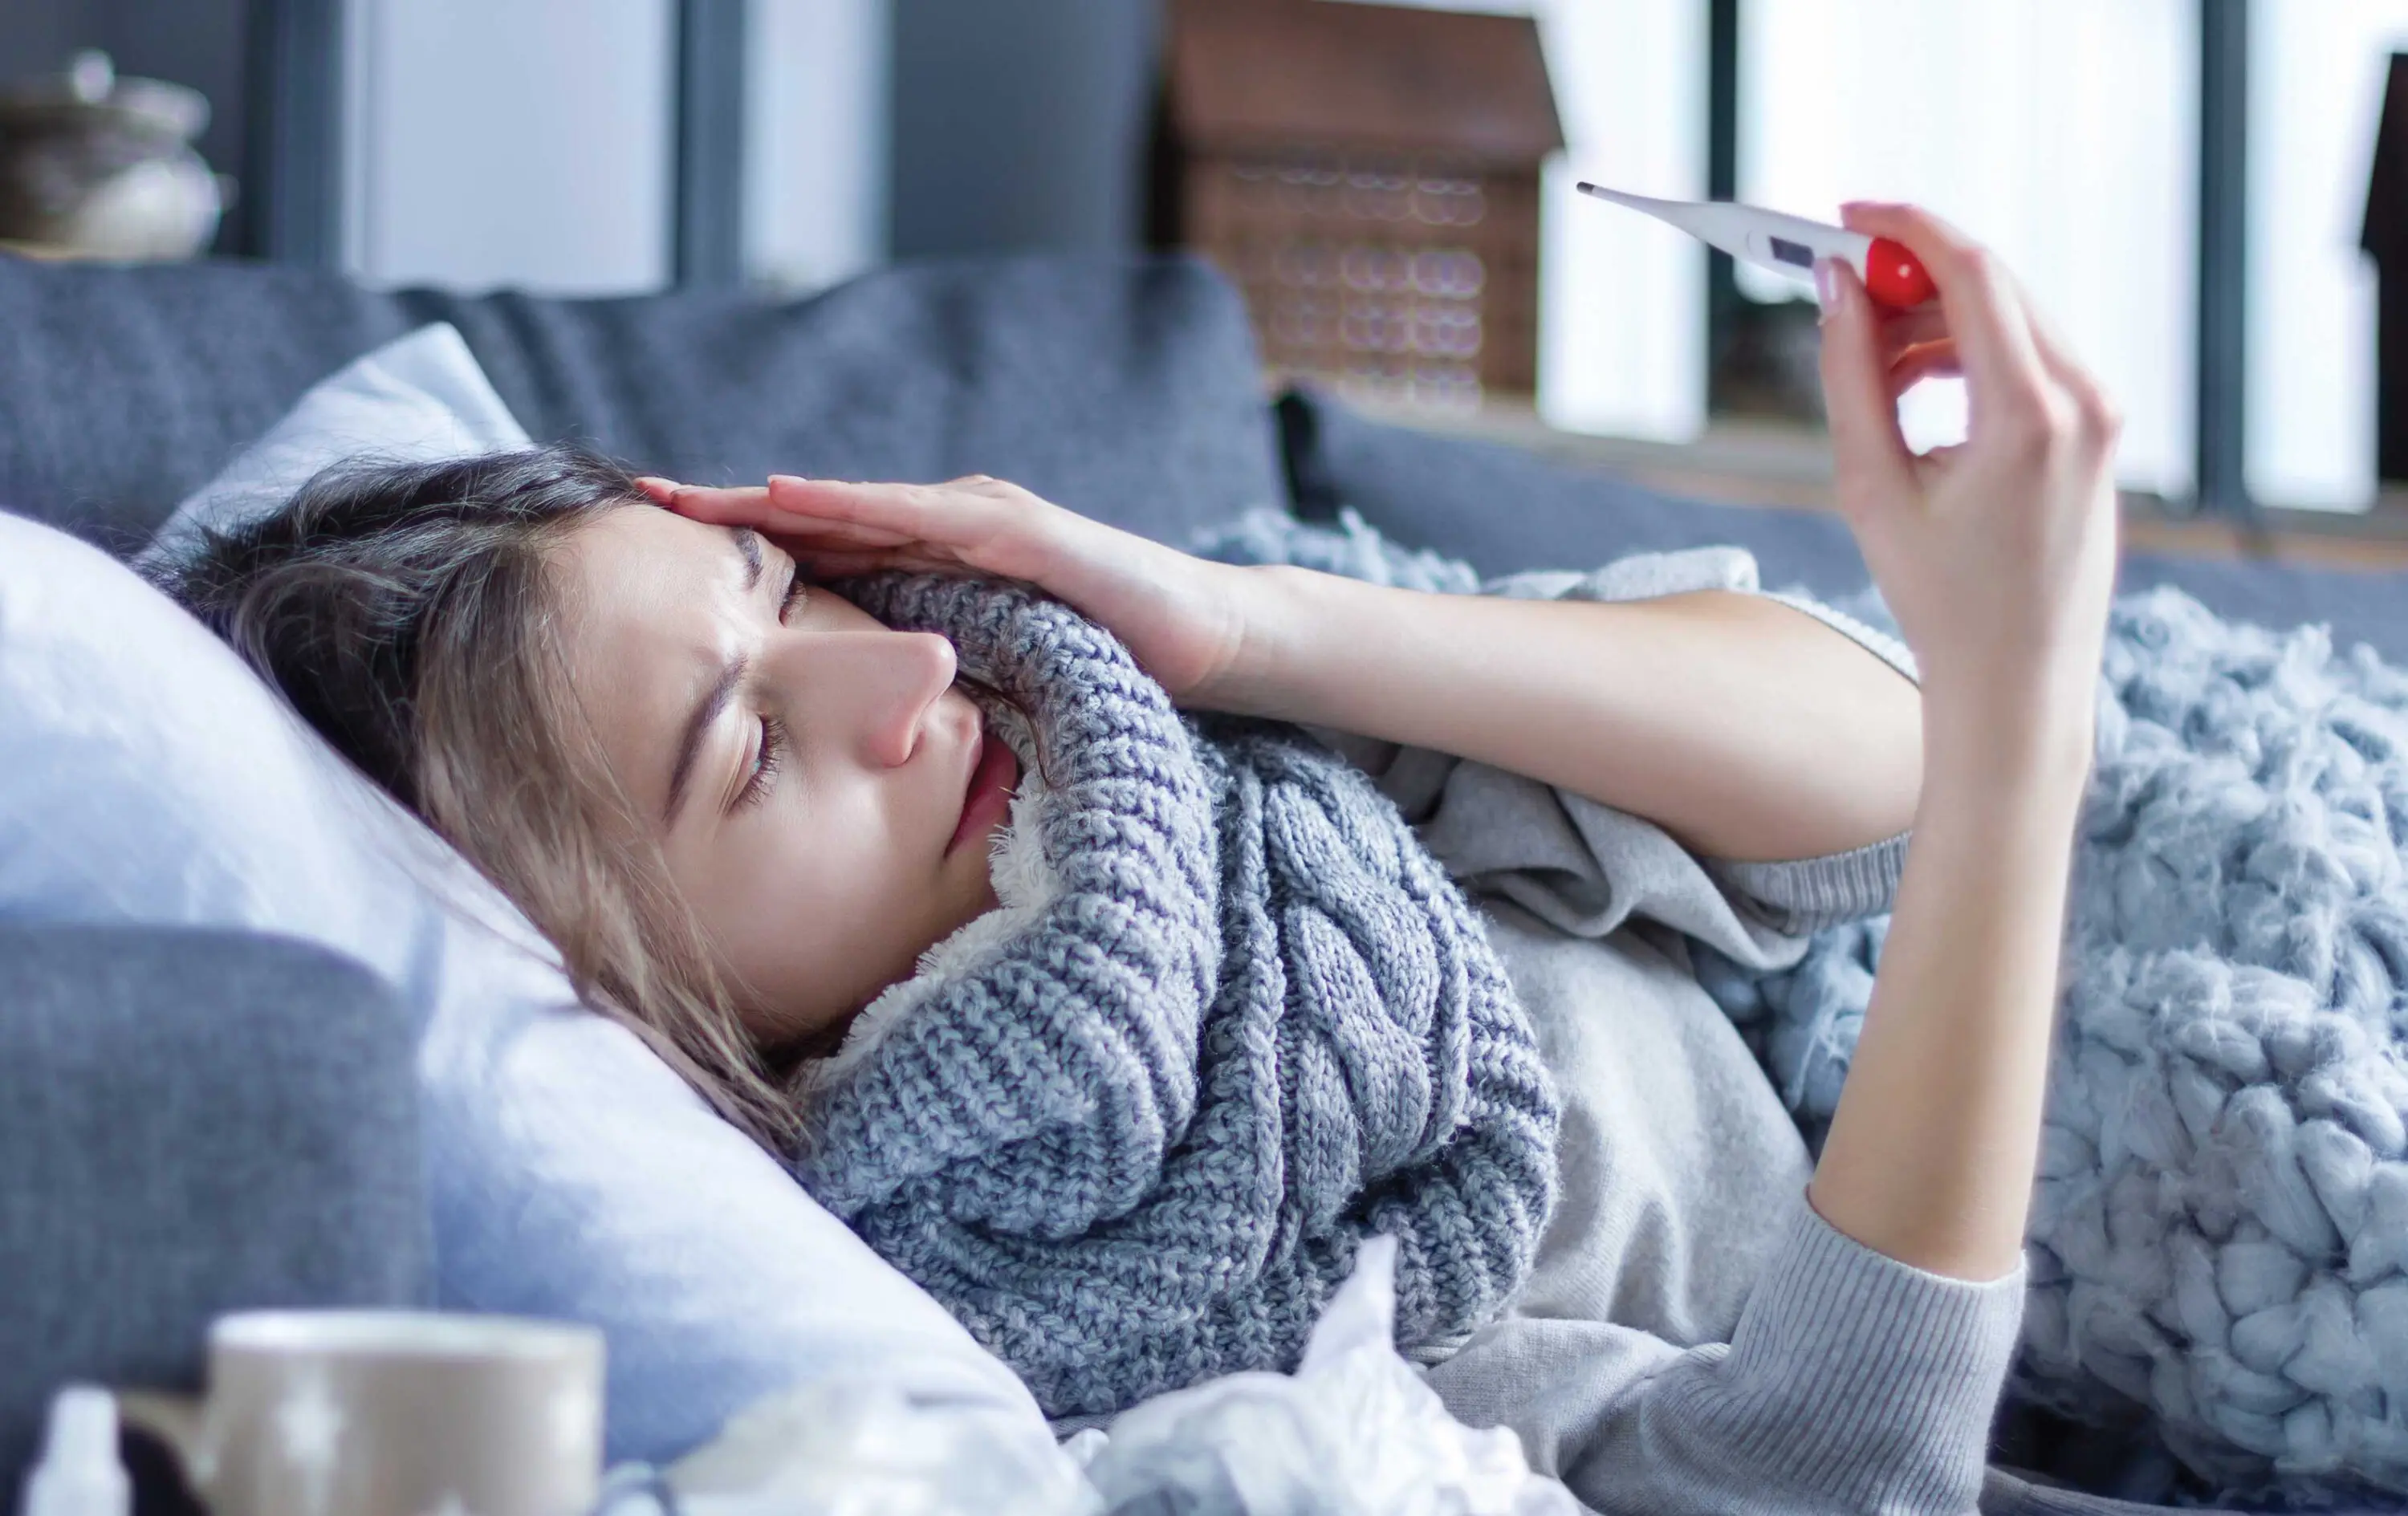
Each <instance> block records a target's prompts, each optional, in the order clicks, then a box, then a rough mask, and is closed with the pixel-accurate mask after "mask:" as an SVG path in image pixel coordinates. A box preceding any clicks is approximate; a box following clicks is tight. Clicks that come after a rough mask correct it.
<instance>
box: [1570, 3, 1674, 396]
mask: <svg viewBox="0 0 2408 1516" xmlns="http://www.w3.org/2000/svg"><path fill="white" fill-rule="evenodd" d="M1532 8H1533V9H1535V10H1536V11H1537V12H1538V15H1539V24H1540V28H1541V36H1542V38H1543V39H1544V42H1545V46H1546V50H1547V67H1548V72H1549V75H1550V77H1551V79H1553V82H1554V85H1555V106H1556V109H1557V110H1558V111H1559V112H1560V113H1561V115H1562V117H1563V123H1564V139H1565V142H1566V143H1567V150H1566V151H1565V152H1564V153H1563V154H1562V155H1561V156H1560V157H1558V158H1556V159H1555V160H1554V161H1552V162H1551V163H1549V164H1547V168H1546V172H1545V176H1544V179H1543V181H1542V183H1541V193H1540V234H1539V311H1540V316H1539V397H1538V403H1539V412H1540V414H1541V416H1542V417H1543V418H1544V419H1545V420H1546V421H1547V422H1549V423H1550V424H1552V425H1555V426H1558V427H1561V428H1563V429H1565V430H1567V431H1573V432H1593V433H1600V434H1610V435H1613V436H1633V437H1644V438H1649V439H1653V440H1658V441H1668V442H1685V441H1688V440H1690V439H1691V438H1694V437H1695V436H1697V435H1698V434H1699V432H1700V431H1702V430H1703V429H1704V427H1705V422H1706V350H1705V348H1706V343H1705V331H1706V271H1705V258H1704V256H1703V254H1701V253H1700V252H1699V249H1698V244H1697V243H1696V242H1695V241H1693V240H1691V239H1690V238H1689V237H1687V236H1684V235H1683V234H1681V233H1679V232H1676V231H1673V230H1672V229H1671V228H1670V227H1668V226H1664V225H1662V224H1660V223H1658V222H1655V221H1653V220H1651V219H1649V218H1647V217H1645V216H1634V215H1631V214H1629V213H1628V212H1627V211H1617V210H1614V209H1613V208H1612V207H1608V206H1605V205H1604V204H1602V203H1601V202H1598V201H1595V200H1591V199H1589V198H1588V197H1586V196H1585V195H1583V194H1580V193H1577V192H1576V191H1574V190H1573V188H1572V186H1573V184H1574V183H1575V182H1577V181H1578V180H1580V179H1595V180H1597V181H1598V182H1599V183H1603V184H1611V185H1613V186H1614V187H1615V188H1617V189H1627V190H1632V191H1635V192H1637V193H1641V194H1655V195H1666V196H1670V197H1673V198H1678V199H1695V198H1697V197H1699V196H1700V195H1703V194H1704V193H1705V189H1706V62H1707V60H1706V40H1707V39H1706V20H1707V16H1706V7H1705V6H1704V5H1702V4H1692V5H1666V4H1663V3H1662V0H1554V3H1552V4H1542V5H1539V6H1535V7H1532Z"/></svg>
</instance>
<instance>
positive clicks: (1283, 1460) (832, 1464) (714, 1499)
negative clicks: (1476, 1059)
mask: <svg viewBox="0 0 2408 1516" xmlns="http://www.w3.org/2000/svg"><path fill="white" fill-rule="evenodd" d="M1396 1254H1397V1245H1396V1240H1395V1239H1394V1238H1393V1237H1373V1238H1371V1239H1370V1240H1369V1241H1367V1242H1365V1243H1364V1245H1363V1248H1362V1251H1361V1254H1360V1256H1359V1257H1358V1258H1357V1259H1356V1261H1355V1272H1354V1275H1353V1277H1352V1278H1350V1279H1349V1280H1347V1281H1346V1283H1345V1284H1344V1285H1343V1286H1342V1287H1341V1288H1340V1290H1339V1292H1338V1294H1336V1295H1335V1296H1334V1297H1332V1298H1331V1300H1330V1303H1329V1307H1328V1309H1326V1311H1324V1312H1323V1313H1322V1318H1321V1320H1320V1322H1319V1323H1317V1324H1315V1326H1314V1327H1313V1330H1312V1337H1311V1339H1310V1340H1309V1341H1308V1343H1307V1344H1306V1347H1305V1351H1304V1360H1303V1362H1302V1363H1301V1364H1300V1365H1299V1366H1297V1371H1296V1372H1295V1373H1294V1374H1293V1375H1289V1374H1273V1373H1248V1374H1230V1375H1226V1376H1224V1377H1223V1378H1220V1379H1217V1380H1206V1381H1205V1382H1204V1383H1201V1384H1197V1385H1195V1386H1192V1387H1190V1388H1188V1389H1185V1390H1179V1391H1175V1392H1173V1393H1171V1394H1162V1395H1156V1396H1155V1397H1154V1398H1153V1399H1152V1400H1149V1401H1146V1402H1145V1403H1144V1404H1142V1405H1140V1406H1136V1407H1133V1408H1131V1409H1129V1410H1127V1411H1125V1412H1123V1413H1122V1414H1121V1415H1120V1416H1119V1417H1118V1418H1117V1419H1115V1420H1114V1421H1113V1422H1112V1423H1111V1428H1110V1430H1109V1431H1104V1432H1097V1431H1089V1432H1082V1433H1081V1434H1080V1435H1079V1436H1078V1437H1074V1438H1072V1439H1071V1440H1070V1442H1069V1443H1068V1444H1067V1445H1064V1446H1056V1445H1055V1443H1054V1440H1053V1438H1052V1437H1050V1436H1048V1435H1047V1434H1046V1433H1045V1431H1044V1429H1043V1428H1042V1426H1040V1425H1039V1424H1037V1423H1033V1422H1031V1421H1029V1420H1027V1419H1025V1418H1023V1417H1019V1416H1014V1415H1011V1414H1009V1413H1006V1412H1004V1411H1002V1410H1000V1409H995V1408H992V1407H986V1406H944V1405H930V1404H915V1403H913V1402H912V1401H910V1400H909V1399H907V1398H906V1397H905V1396H904V1395H903V1394H902V1393H901V1392H899V1391H898V1390H896V1388H894V1387H893V1386H891V1385H882V1384H874V1383H867V1384H866V1383H862V1382H859V1381H831V1382H823V1383H819V1384H813V1385H808V1386H805V1387H804V1388H802V1389H798V1390H796V1391H794V1392H792V1393H790V1394H780V1395H774V1396H771V1397H770V1398H768V1399H767V1400H765V1401H762V1402H761V1403H759V1404H758V1405H755V1406H753V1407H752V1408H750V1409H747V1410H746V1411H744V1412H743V1413H742V1414H740V1415H738V1416H737V1417H736V1418H734V1419H733V1420H731V1421H730V1422H729V1423H727V1427H726V1429H725V1430H724V1432H722V1433H721V1434H720V1436H719V1437H718V1438H717V1439H715V1440H714V1441H712V1442H710V1444H709V1445H707V1446H705V1447H703V1448H701V1449H699V1450H697V1451H696V1452H693V1453H691V1454H689V1455H688V1456H687V1457H685V1458H684V1459H682V1460H681V1461H680V1462H679V1463H677V1464H676V1465H675V1466H672V1467H670V1468H669V1469H668V1470H667V1475H666V1478H665V1479H655V1478H649V1477H643V1475H644V1472H645V1471H641V1470H634V1469H630V1470H621V1471H618V1472H617V1473H614V1476H613V1478H612V1480H611V1484H610V1489H611V1492H612V1493H610V1494H607V1495H605V1496H604V1499H603V1501H602V1504H601V1507H600V1511H601V1516H666V1513H667V1512H670V1511H674V1512H675V1513H677V1516H872V1513H875V1516H1307V1513H1310V1516H1576V1513H1577V1512H1578V1511H1579V1509H1580V1508H1579V1506H1578V1505H1577V1504H1575V1503H1574V1502H1573V1500H1572V1497H1571V1496H1570V1494H1568V1493H1567V1492H1566V1491H1565V1489H1564V1488H1563V1486H1562V1485H1560V1484H1557V1483H1556V1482H1555V1480H1550V1479H1546V1478H1544V1477H1542V1476H1541V1475H1538V1474H1534V1473H1532V1472H1531V1471H1530V1468H1529V1466H1528V1464H1527V1462H1525V1460H1524V1459H1523V1456H1522V1446H1521V1443H1520V1441H1519V1440H1518V1439H1517V1438H1515V1437H1514V1436H1513V1434H1512V1432H1510V1431H1507V1430H1505V1429H1504V1428H1501V1427H1498V1428H1492V1429H1490V1430H1487V1431H1474V1430H1473V1429H1472V1428H1470V1427H1468V1426H1465V1425H1463V1424H1462V1423H1459V1422H1457V1421H1455V1419H1454V1418H1453V1417H1451V1416H1449V1415H1448V1414H1447V1412H1446V1407H1445V1406H1444V1404H1443V1403H1442V1402H1441V1401H1440V1399H1439V1397H1438V1393H1437V1392H1436V1391H1434V1390H1432V1389H1431V1388H1430V1387H1429V1386H1428V1385H1427V1384H1426V1383H1425V1382H1423V1380H1422V1378H1421V1376H1420V1374H1419V1373H1417V1372H1416V1371H1415V1370H1414V1369H1413V1367H1412V1366H1411V1365H1409V1364H1407V1363H1406V1362H1405V1361H1404V1359H1402V1358H1401V1357H1399V1356H1398V1354H1397V1351H1396V1348H1395V1346H1394V1336H1393V1334H1394V1330H1395V1322H1396V1309H1397V1299H1396ZM1082 1465H1083V1468H1082ZM631 1473H632V1474H636V1475H638V1478H635V1479H629V1478H627V1477H625V1476H626V1475H628V1474H631Z"/></svg>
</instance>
